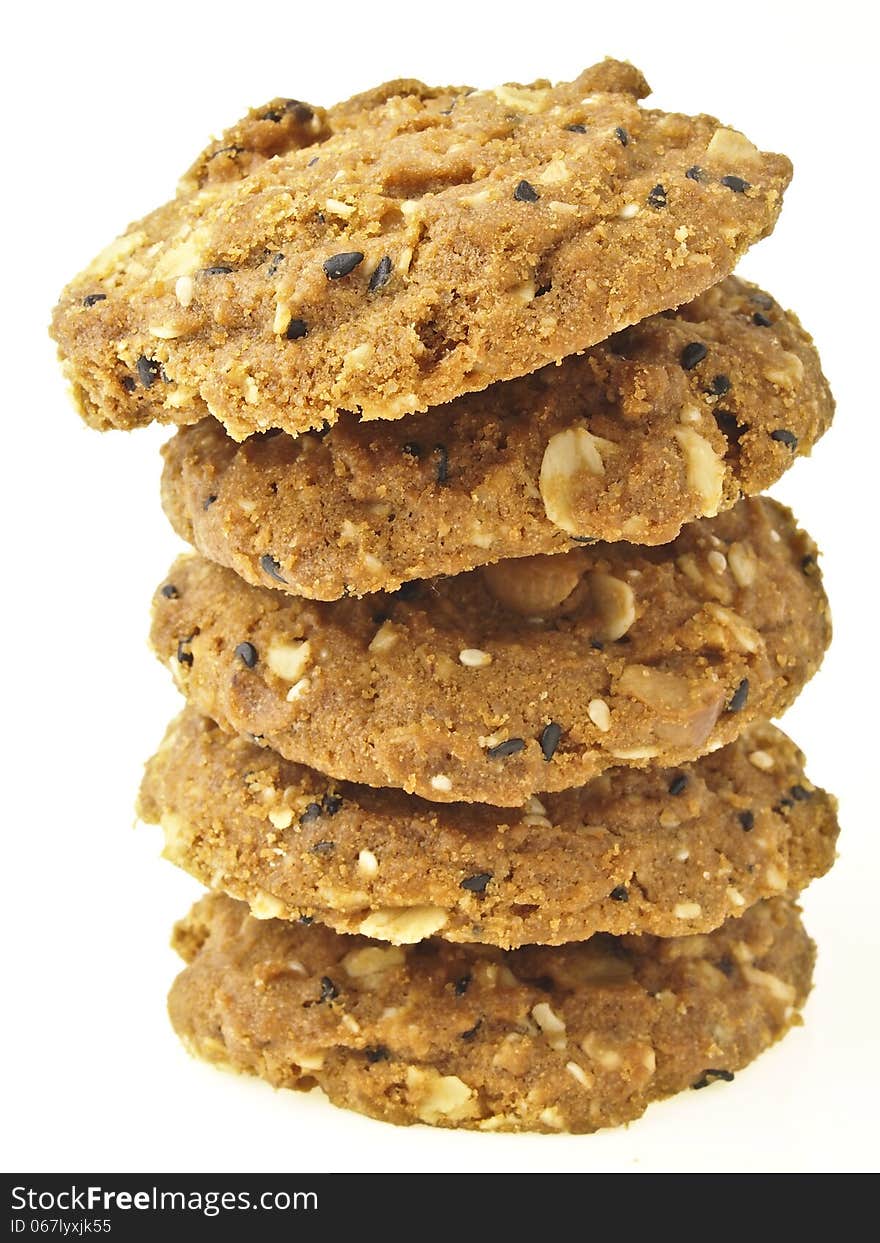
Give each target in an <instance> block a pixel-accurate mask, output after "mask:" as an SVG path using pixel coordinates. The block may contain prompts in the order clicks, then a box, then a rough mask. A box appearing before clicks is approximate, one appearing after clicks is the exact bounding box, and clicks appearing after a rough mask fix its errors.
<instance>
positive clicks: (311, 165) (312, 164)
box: [306, 155, 320, 168]
mask: <svg viewBox="0 0 880 1243" xmlns="http://www.w3.org/2000/svg"><path fill="white" fill-rule="evenodd" d="M319 158H320V157H319V156H317V155H313V156H312V158H311V159H310V160H309V162H308V164H307V165H306V168H314V167H315V165H316V164H317V163H318V160H319Z"/></svg>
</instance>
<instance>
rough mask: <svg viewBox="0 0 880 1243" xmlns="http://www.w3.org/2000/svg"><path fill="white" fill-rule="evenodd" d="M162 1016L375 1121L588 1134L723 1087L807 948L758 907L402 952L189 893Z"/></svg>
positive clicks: (194, 1043)
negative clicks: (692, 921) (666, 923)
mask: <svg viewBox="0 0 880 1243" xmlns="http://www.w3.org/2000/svg"><path fill="white" fill-rule="evenodd" d="M174 944H175V947H176V948H177V949H178V950H179V952H180V953H181V954H182V955H183V957H184V958H185V959H186V960H187V962H188V963H189V966H188V967H187V968H186V969H185V970H184V971H183V972H182V974H181V975H179V976H178V978H177V980H176V981H175V983H174V986H173V987H172V989H171V995H170V998H169V1011H170V1014H171V1020H172V1023H173V1024H174V1027H175V1029H176V1031H177V1033H178V1035H179V1036H180V1038H181V1040H182V1041H183V1043H184V1044H185V1045H186V1047H187V1048H188V1049H189V1050H190V1052H192V1053H193V1054H195V1055H196V1056H198V1057H202V1058H205V1059H206V1060H207V1061H210V1062H214V1063H216V1064H218V1065H221V1066H224V1067H226V1068H228V1069H231V1070H237V1071H246V1072H248V1073H250V1074H256V1075H260V1076H261V1077H262V1078H264V1079H267V1080H268V1081H269V1082H270V1083H272V1084H274V1085H275V1086H277V1087H288V1088H305V1087H311V1086H312V1085H314V1084H315V1083H317V1084H319V1085H320V1086H321V1087H322V1088H323V1089H324V1091H325V1092H326V1093H327V1095H328V1096H329V1098H330V1100H331V1101H332V1102H333V1103H334V1104H335V1105H340V1106H342V1107H344V1108H347V1109H355V1110H358V1111H359V1112H360V1113H366V1114H369V1115H371V1116H372V1117H374V1118H381V1119H383V1120H384V1121H387V1122H396V1123H401V1124H408V1123H414V1122H426V1123H428V1124H430V1125H433V1126H445V1127H468V1128H471V1129H474V1130H483V1131H551V1132H552V1131H574V1132H585V1131H595V1130H597V1129H599V1128H600V1127H606V1126H616V1125H619V1124H620V1123H623V1122H629V1121H630V1120H631V1119H633V1118H637V1117H639V1115H640V1114H642V1113H643V1112H644V1111H645V1109H646V1107H647V1106H648V1105H649V1104H650V1103H651V1102H652V1101H655V1100H660V1099H662V1098H663V1097H666V1096H671V1095H673V1094H674V1093H676V1092H681V1091H685V1090H686V1089H687V1088H702V1087H706V1086H707V1085H709V1084H710V1083H713V1082H716V1081H719V1080H721V1081H724V1080H730V1079H732V1078H733V1077H734V1072H735V1071H738V1070H739V1069H740V1068H741V1067H743V1066H745V1065H746V1064H747V1063H748V1062H750V1061H752V1060H753V1059H754V1058H755V1057H757V1056H758V1054H759V1053H761V1052H762V1051H763V1050H764V1049H766V1048H767V1047H768V1046H769V1045H771V1044H773V1043H774V1041H776V1040H778V1039H779V1038H780V1037H781V1036H782V1035H784V1034H785V1032H786V1031H787V1030H788V1029H789V1028H790V1027H791V1026H792V1025H793V1024H796V1023H798V1022H800V1019H799V1016H798V1010H799V1009H800V1008H801V1007H802V1006H803V1004H804V1001H805V1000H806V997H807V994H808V992H809V989H810V981H811V977H812V969H813V959H814V949H813V944H812V942H811V941H810V939H809V937H808V936H807V934H806V933H805V932H804V929H803V926H802V924H801V922H800V919H799V918H798V914H797V908H796V907H795V906H793V905H792V904H791V903H789V902H787V901H786V900H785V899H783V898H774V899H771V900H770V901H768V902H761V903H759V904H758V905H757V906H754V907H752V909H751V910H750V911H747V912H746V914H745V915H743V917H742V918H741V919H732V920H729V921H728V922H727V923H726V924H724V926H723V927H721V928H719V929H718V930H717V931H715V932H713V933H710V934H708V935H706V936H692V937H674V938H670V939H666V940H664V939H659V938H655V937H620V938H615V937H608V936H603V935H601V934H600V935H598V936H595V937H592V938H591V939H590V940H589V941H584V942H580V943H577V944H572V945H565V946H557V947H553V948H544V947H540V946H528V947H526V948H524V949H520V950H512V951H508V952H505V951H503V950H498V949H491V948H489V947H478V946H456V945H450V944H449V943H448V942H442V941H426V942H422V943H421V944H419V945H418V946H410V947H408V948H406V949H404V948H402V947H400V946H391V945H378V944H376V943H375V942H371V941H368V940H366V939H364V938H363V937H349V936H342V935H340V934H338V933H335V932H331V931H330V929H328V928H323V927H321V926H320V925H318V924H316V925H314V926H313V927H310V928H304V927H303V926H302V925H298V924H290V923H286V922H284V921H282V920H256V919H253V918H252V917H251V916H250V915H249V914H248V908H247V906H246V905H245V904H244V903H239V902H234V901H232V899H230V898H227V897H223V896H221V895H219V894H212V895H211V896H209V897H206V898H204V899H202V901H201V902H199V903H198V904H197V905H196V906H195V907H194V908H193V910H192V911H191V912H190V914H189V916H188V917H187V918H186V919H184V920H183V921H182V922H181V923H180V924H178V926H177V929H176V931H175V938H174Z"/></svg>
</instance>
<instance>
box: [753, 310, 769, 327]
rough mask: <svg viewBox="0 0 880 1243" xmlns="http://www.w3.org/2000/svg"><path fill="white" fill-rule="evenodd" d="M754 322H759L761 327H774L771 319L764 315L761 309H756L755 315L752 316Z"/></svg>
mask: <svg viewBox="0 0 880 1243" xmlns="http://www.w3.org/2000/svg"><path fill="white" fill-rule="evenodd" d="M752 323H753V324H757V326H758V327H759V328H770V327H772V325H771V323H770V320H769V319H768V318H767V316H766V315H762V314H761V312H760V311H755V313H754V315H753V316H752Z"/></svg>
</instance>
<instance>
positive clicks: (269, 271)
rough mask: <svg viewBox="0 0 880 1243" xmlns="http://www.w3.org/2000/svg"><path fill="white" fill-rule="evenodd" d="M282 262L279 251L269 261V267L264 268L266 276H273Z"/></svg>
mask: <svg viewBox="0 0 880 1243" xmlns="http://www.w3.org/2000/svg"><path fill="white" fill-rule="evenodd" d="M283 262H284V255H282V253H281V251H280V250H279V251H278V252H277V253H276V254H274V255H273V256H272V258H271V259H270V260H269V266H268V268H266V275H267V276H274V275H275V273H276V272H277V271H278V269H279V267H280V266H281V264H282V263H283Z"/></svg>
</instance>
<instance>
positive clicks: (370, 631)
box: [152, 498, 830, 806]
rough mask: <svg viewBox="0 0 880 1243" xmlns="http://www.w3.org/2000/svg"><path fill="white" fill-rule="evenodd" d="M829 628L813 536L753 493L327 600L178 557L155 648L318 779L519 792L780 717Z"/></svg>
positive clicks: (228, 714)
mask: <svg viewBox="0 0 880 1243" xmlns="http://www.w3.org/2000/svg"><path fill="white" fill-rule="evenodd" d="M829 638H830V622H829V617H828V606H827V601H826V599H825V596H824V593H823V590H822V585H821V581H820V577H819V574H818V570H817V564H816V549H815V545H814V544H813V543H812V541H811V540H810V539H809V537H808V536H807V535H805V534H804V533H803V532H802V531H799V530H798V528H797V526H796V525H795V522H794V519H793V518H792V516H791V514H790V513H789V512H788V511H787V510H786V509H784V508H783V507H782V506H780V505H778V504H776V503H775V502H773V501H770V500H767V499H766V498H757V499H749V500H744V501H740V502H739V504H738V505H736V506H735V507H734V508H733V509H731V510H728V511H727V512H726V513H723V514H719V515H718V516H717V517H716V518H711V519H708V518H707V519H702V520H700V521H699V522H694V523H691V524H689V525H688V526H686V527H685V528H684V529H683V531H682V533H681V534H680V535H679V537H678V538H677V539H676V540H675V541H673V542H672V543H671V544H665V545H663V546H661V547H659V548H640V547H637V546H635V545H632V544H621V543H617V544H595V545H592V546H584V547H581V548H577V549H575V550H574V551H572V552H569V553H564V554H560V555H559V556H553V557H525V558H522V559H520V560H518V561H506V562H501V563H500V564H498V565H495V566H486V567H484V568H483V569H481V570H475V571H472V572H471V573H469V574H460V575H458V576H456V577H455V578H446V579H429V580H426V581H420V582H417V583H413V584H408V585H407V587H406V589H403V590H401V591H398V592H397V593H396V594H393V595H373V596H366V597H364V598H363V599H361V600H353V599H343V600H336V601H333V602H331V603H319V602H315V601H307V600H302V599H299V598H297V597H293V596H288V595H285V594H284V593H282V592H280V591H275V590H272V589H270V588H261V587H253V586H251V585H250V584H248V583H245V582H243V581H242V580H241V579H240V578H239V577H238V576H237V575H236V574H234V573H233V572H232V571H230V570H226V569H223V568H221V567H219V566H216V565H213V564H212V563H211V562H208V561H205V560H204V559H202V558H201V557H197V556H194V555H188V556H185V557H182V558H180V559H179V560H178V561H177V562H176V563H175V565H174V566H173V567H172V569H171V572H170V576H169V578H168V579H167V581H166V582H165V583H164V584H163V585H162V587H161V588H160V589H159V590H158V591H157V592H156V595H155V599H154V614H153V627H152V642H153V646H154V649H155V651H156V654H157V655H158V656H159V658H160V659H161V660H162V661H163V662H166V663H168V665H169V666H170V668H171V670H172V672H173V674H174V676H175V678H176V680H177V682H178V685H179V686H180V688H181V690H182V691H183V693H184V694H185V695H186V697H187V699H188V700H189V702H190V703H191V704H192V705H193V706H194V707H196V708H197V709H198V710H199V711H200V712H203V713H205V714H206V715H207V716H210V717H211V718H212V719H213V720H215V721H217V722H218V724H220V725H221V726H222V727H223V728H224V729H226V730H228V731H230V732H237V733H249V734H252V735H258V736H260V737H261V739H263V740H264V741H265V742H266V743H267V744H268V745H269V746H271V747H273V748H274V749H275V750H276V751H278V752H280V753H281V754H282V755H283V756H285V757H286V758H287V759H291V760H296V761H298V762H300V763H304V764H308V765H309V766H310V767H313V768H316V769H318V770H319V771H320V772H323V773H327V774H329V775H330V776H333V777H337V778H342V779H345V780H349V781H358V782H361V783H363V784H366V785H373V786H395V787H397V788H400V789H404V790H407V791H408V792H410V793H416V794H420V795H422V796H423V797H425V798H428V799H431V800H435V801H440V802H458V801H464V802H486V803H494V804H499V805H502V806H517V805H521V804H522V803H523V802H524V801H525V799H526V798H527V797H528V796H529V795H530V794H533V793H535V792H538V791H542V790H559V789H567V788H569V787H572V786H579V785H583V784H584V783H585V782H586V781H588V780H590V778H592V777H595V776H596V775H597V774H598V773H600V772H602V771H603V770H605V769H606V768H611V767H616V766H618V765H621V764H625V765H635V766H636V767H644V766H645V765H646V764H648V763H649V762H652V761H656V762H657V763H658V764H661V765H666V766H669V765H673V764H679V763H683V762H685V761H687V760H692V759H694V758H695V757H696V756H698V755H701V754H703V753H705V752H706V751H710V750H712V749H713V748H714V747H718V746H722V745H723V744H724V743H727V742H731V741H732V740H733V739H734V738H736V737H737V736H738V735H739V734H741V733H742V731H743V729H744V728H745V726H746V725H748V724H749V723H750V722H751V721H754V720H765V719H768V718H769V717H772V716H775V715H777V714H778V713H780V712H782V711H783V710H784V709H785V708H786V707H787V706H788V705H789V704H790V703H791V702H792V701H793V699H794V698H795V696H796V695H797V693H798V691H799V690H800V689H801V687H802V686H803V685H804V683H805V682H806V681H807V680H808V679H809V678H810V677H811V676H812V674H813V673H814V672H815V670H816V668H817V667H818V665H819V662H820V660H821V657H822V654H823V652H824V650H825V647H826V646H827V643H828V641H829Z"/></svg>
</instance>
